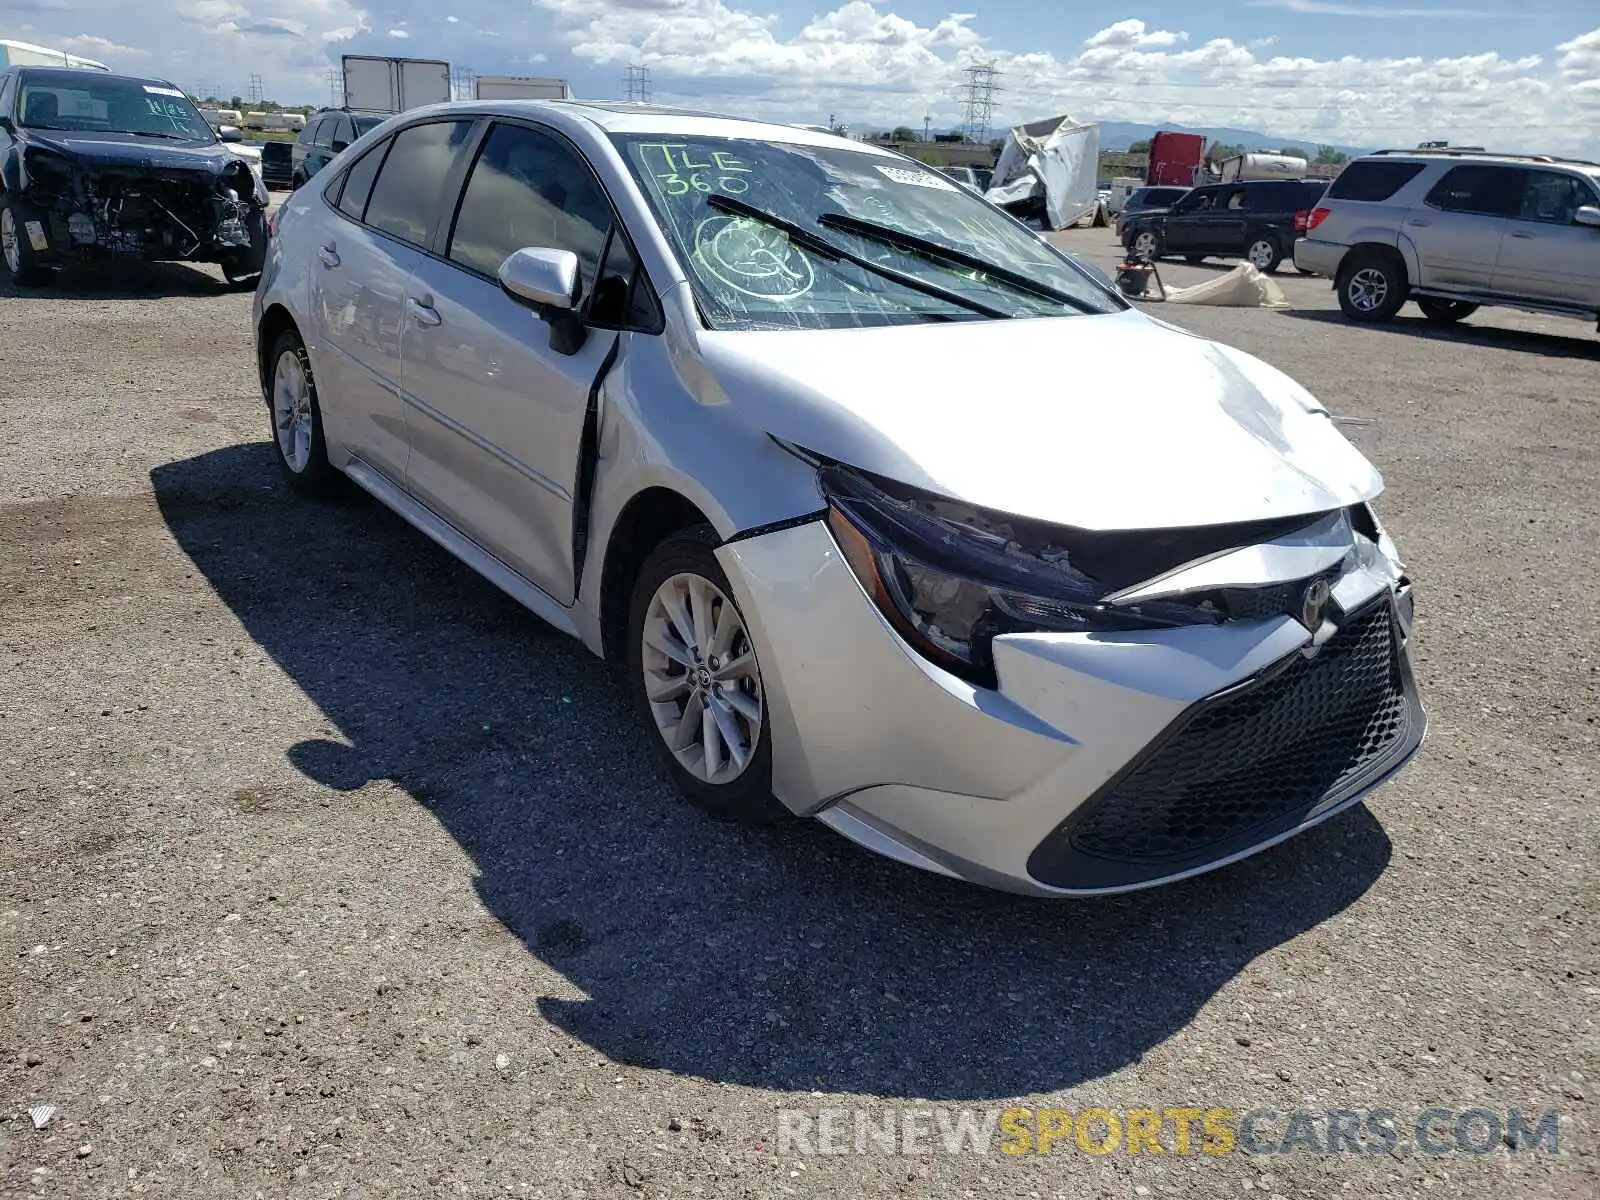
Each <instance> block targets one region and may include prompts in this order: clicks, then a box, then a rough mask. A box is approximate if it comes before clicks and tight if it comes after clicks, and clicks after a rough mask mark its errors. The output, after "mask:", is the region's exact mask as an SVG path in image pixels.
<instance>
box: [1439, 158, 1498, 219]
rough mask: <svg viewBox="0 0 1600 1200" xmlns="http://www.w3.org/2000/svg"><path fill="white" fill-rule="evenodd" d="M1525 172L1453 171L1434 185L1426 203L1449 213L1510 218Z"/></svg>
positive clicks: (1489, 168) (1465, 168)
mask: <svg viewBox="0 0 1600 1200" xmlns="http://www.w3.org/2000/svg"><path fill="white" fill-rule="evenodd" d="M1521 184H1522V172H1521V171H1519V170H1517V169H1516V168H1515V167H1496V166H1481V165H1473V166H1461V167H1452V168H1450V170H1448V171H1446V172H1445V175H1444V178H1443V179H1441V180H1439V182H1438V183H1436V184H1434V185H1433V190H1432V191H1430V192H1429V193H1428V196H1427V200H1426V203H1427V204H1429V205H1431V206H1432V207H1434V208H1439V209H1443V210H1444V211H1445V212H1458V213H1476V214H1479V215H1481V216H1489V217H1509V216H1511V215H1512V214H1513V213H1514V212H1515V211H1516V209H1517V207H1518V204H1519V201H1520V198H1521Z"/></svg>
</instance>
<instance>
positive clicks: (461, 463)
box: [405, 121, 648, 604]
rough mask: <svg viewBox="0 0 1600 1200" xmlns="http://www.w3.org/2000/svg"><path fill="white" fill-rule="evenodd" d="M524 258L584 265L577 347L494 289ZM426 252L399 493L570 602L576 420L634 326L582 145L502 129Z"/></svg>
mask: <svg viewBox="0 0 1600 1200" xmlns="http://www.w3.org/2000/svg"><path fill="white" fill-rule="evenodd" d="M614 231H615V236H613V233H614ZM527 247H546V248H551V249H559V250H570V251H572V252H573V253H574V254H576V255H577V257H578V262H579V264H580V277H581V284H580V287H581V292H580V296H581V297H582V299H581V300H580V307H581V310H582V311H581V314H580V315H582V316H583V318H584V320H585V323H586V328H587V329H588V333H587V336H586V337H585V339H584V341H583V343H582V345H581V346H579V347H578V348H577V350H576V351H575V352H572V353H563V352H562V351H561V350H558V349H556V348H555V347H553V346H552V345H551V326H550V325H549V324H548V323H547V322H546V321H544V320H542V319H541V318H540V317H539V316H538V315H536V314H535V313H534V312H533V311H532V310H530V309H529V308H528V307H527V306H526V305H524V304H521V303H519V302H518V301H515V300H513V299H512V298H511V297H510V296H508V295H507V294H506V293H505V291H504V290H503V289H502V288H501V287H500V285H499V282H498V279H497V273H498V271H499V268H500V264H501V263H502V262H504V261H505V259H506V258H507V257H508V256H509V255H511V254H512V253H514V252H515V251H517V250H521V249H524V248H527ZM435 251H436V254H435V256H433V257H429V258H425V259H423V260H422V261H421V262H420V263H419V264H418V266H417V268H416V271H415V273H414V275H413V277H412V280H411V291H410V294H409V299H408V303H409V305H410V308H411V317H412V326H411V328H409V329H408V330H407V334H406V343H405V387H406V393H407V398H408V404H409V405H410V406H411V407H410V413H411V445H412V451H411V463H410V467H409V468H408V471H407V486H408V488H409V490H410V491H411V492H412V494H413V495H415V496H416V497H417V498H418V499H420V500H421V501H422V502H423V503H425V504H427V505H428V506H429V507H430V508H432V509H433V510H434V511H435V512H437V513H438V514H439V515H440V516H442V517H444V518H445V519H446V520H448V521H450V522H451V523H452V524H453V525H455V526H456V527H457V528H459V529H461V530H463V531H464V532H466V533H467V534H468V535H469V536H470V537H471V538H472V539H473V540H474V541H476V542H477V543H478V544H479V545H480V546H482V547H483V548H484V549H486V550H488V551H489V552H490V553H492V554H494V555H495V556H496V557H497V558H499V559H500V560H501V561H502V562H505V563H507V564H508V565H510V566H511V567H512V568H513V569H515V570H516V571H517V572H518V573H519V574H521V575H522V576H523V577H524V578H526V579H528V580H530V581H532V582H533V583H535V584H536V585H538V587H540V588H541V589H543V590H544V591H545V592H546V593H547V594H549V595H550V596H551V597H552V598H554V599H556V600H558V601H560V602H561V603H563V604H570V603H571V602H572V599H573V596H574V594H575V580H574V570H573V563H574V552H573V496H574V493H575V491H576V488H577V474H578V455H579V447H580V444H581V441H582V436H583V426H584V419H585V416H586V414H587V411H588V404H589V392H590V389H591V388H592V387H594V386H595V381H596V379H597V378H598V377H599V375H600V372H601V370H602V367H603V364H604V362H605V360H606V357H607V355H608V354H610V353H611V351H612V349H613V347H614V346H615V344H616V342H617V338H618V334H617V333H616V332H614V330H617V329H619V328H622V327H624V326H627V325H628V324H629V322H628V320H627V314H628V312H629V305H630V304H631V303H632V297H633V295H634V293H633V292H632V291H630V286H631V285H632V284H633V281H634V279H635V276H636V274H637V272H636V270H635V267H634V262H635V259H634V256H633V253H632V251H631V249H630V248H629V244H628V242H627V240H626V238H625V237H623V236H622V231H621V227H620V225H619V224H618V223H617V222H616V219H615V217H614V215H613V212H612V208H611V204H610V202H609V200H608V199H607V197H606V194H605V191H604V189H603V188H602V186H601V184H600V182H599V180H598V179H597V178H596V177H595V175H594V172H593V171H592V170H591V169H590V168H589V165H588V163H587V162H585V160H584V159H583V157H582V155H581V154H580V153H579V152H578V151H577V149H576V148H574V147H573V146H572V145H571V144H570V143H568V142H567V141H565V139H563V138H561V137H560V136H559V135H557V134H555V133H553V132H551V131H549V130H546V129H544V128H542V127H538V126H534V125H531V124H525V123H521V122H512V121H501V122H497V123H495V124H493V125H491V126H490V127H489V130H488V133H487V134H486V136H485V137H484V138H483V140H482V144H481V146H480V147H479V149H478V151H477V155H476V158H475V161H474V162H473V164H472V166H471V168H470V169H469V171H468V173H467V176H466V181H465V186H464V187H463V189H462V191H461V197H460V203H459V210H458V211H456V212H455V215H454V219H453V224H452V225H451V226H450V227H449V228H445V229H442V230H441V231H440V235H439V238H438V240H437V242H436V245H435ZM640 286H641V287H644V288H646V289H647V288H648V284H642V283H641V284H640Z"/></svg>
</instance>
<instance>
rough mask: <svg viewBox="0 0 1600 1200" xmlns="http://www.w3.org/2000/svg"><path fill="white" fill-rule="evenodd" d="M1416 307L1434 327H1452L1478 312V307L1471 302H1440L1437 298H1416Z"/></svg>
mask: <svg viewBox="0 0 1600 1200" xmlns="http://www.w3.org/2000/svg"><path fill="white" fill-rule="evenodd" d="M1417 307H1418V308H1420V309H1421V310H1422V315H1423V316H1425V317H1427V318H1428V320H1430V321H1432V322H1433V323H1434V324H1435V325H1454V324H1455V323H1456V322H1457V321H1460V320H1462V319H1463V318H1466V317H1470V316H1471V315H1472V314H1473V313H1475V312H1477V311H1478V306H1477V305H1476V304H1473V303H1472V302H1471V301H1468V300H1441V299H1440V298H1439V297H1437V296H1418V297H1417Z"/></svg>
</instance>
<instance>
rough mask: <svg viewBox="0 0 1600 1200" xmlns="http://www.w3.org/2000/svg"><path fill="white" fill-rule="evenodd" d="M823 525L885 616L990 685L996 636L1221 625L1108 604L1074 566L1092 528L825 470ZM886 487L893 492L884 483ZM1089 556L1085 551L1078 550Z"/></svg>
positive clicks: (1168, 609) (1192, 612)
mask: <svg viewBox="0 0 1600 1200" xmlns="http://www.w3.org/2000/svg"><path fill="white" fill-rule="evenodd" d="M819 480H820V482H821V485H822V490H823V494H824V495H825V496H826V497H827V499H828V526H829V528H830V529H831V530H832V532H833V536H834V540H835V541H837V542H838V543H839V547H840V549H841V550H842V551H843V553H844V557H845V559H846V561H847V562H848V563H849V564H850V568H851V570H852V571H854V572H855V575H856V578H857V579H858V580H860V582H861V585H862V587H863V588H864V589H865V590H866V592H867V594H868V595H869V596H871V597H872V600H873V602H874V603H875V604H876V605H877V606H878V608H879V610H880V611H882V613H883V614H884V616H885V617H886V618H887V619H888V620H889V622H890V624H891V625H893V626H894V627H895V629H896V630H898V631H899V633H900V634H901V636H902V637H904V638H905V639H906V641H907V642H909V643H910V644H911V645H912V646H913V647H915V648H916V649H917V650H918V651H920V652H921V653H923V654H924V655H925V656H926V657H928V658H930V659H931V660H933V661H934V662H936V663H938V664H939V665H940V666H943V667H945V668H946V669H948V670H950V671H952V672H954V673H956V674H958V675H961V676H963V677H965V678H967V679H969V680H972V681H974V682H977V683H982V684H985V685H986V686H993V684H994V662H993V659H992V657H991V656H990V644H991V642H992V641H993V639H994V637H995V635H997V634H1001V633H1013V632H1021V631H1034V630H1061V631H1070V632H1094V631H1106V630H1128V629H1152V628H1168V627H1171V626H1174V625H1194V624H1217V623H1220V622H1221V621H1222V619H1223V616H1224V614H1223V612H1222V611H1221V610H1220V609H1218V608H1217V607H1216V606H1215V605H1214V604H1211V603H1209V602H1207V601H1202V602H1199V603H1186V602H1182V601H1156V602H1153V603H1147V604H1142V605H1139V606H1136V607H1132V606H1130V607H1125V608H1112V607H1110V606H1108V605H1106V604H1104V603H1102V598H1103V597H1104V596H1105V595H1107V594H1108V593H1109V592H1111V591H1114V590H1115V588H1114V587H1108V586H1106V585H1105V584H1104V583H1103V582H1102V581H1101V580H1099V579H1097V578H1095V577H1094V575H1091V574H1090V573H1089V570H1092V569H1093V567H1092V566H1088V567H1087V569H1085V567H1086V565H1087V564H1086V565H1079V563H1077V562H1075V561H1074V560H1075V558H1076V557H1078V555H1077V554H1076V552H1075V548H1074V547H1073V546H1072V545H1071V544H1070V543H1072V542H1074V541H1075V540H1076V541H1078V542H1079V543H1080V546H1081V543H1082V542H1084V541H1087V540H1090V539H1092V537H1093V535H1084V534H1078V533H1076V531H1071V530H1064V529H1060V528H1058V527H1053V526H1048V525H1044V524H1042V523H1039V522H1032V521H1027V520H1023V519H1020V518H1014V517H1009V516H1006V515H1004V514H999V513H989V512H985V511H983V510H980V509H977V508H974V507H972V506H970V505H964V504H959V503H956V502H954V501H949V500H943V499H940V498H938V497H933V496H929V495H925V494H922V493H916V492H913V491H911V490H910V489H904V488H900V487H898V486H896V485H892V484H888V483H887V482H883V483H881V484H880V482H879V481H875V480H870V479H868V478H866V477H865V476H863V475H861V474H859V473H857V472H854V471H849V470H846V469H844V468H841V467H835V466H829V467H824V468H823V469H822V471H821V473H820V476H819ZM891 488H892V489H893V492H892V493H891V491H890V490H888V489H891ZM1083 557H1084V558H1087V559H1088V560H1090V562H1091V563H1092V561H1093V559H1094V557H1095V554H1094V552H1093V549H1092V548H1090V549H1089V552H1088V553H1087V554H1085V555H1083Z"/></svg>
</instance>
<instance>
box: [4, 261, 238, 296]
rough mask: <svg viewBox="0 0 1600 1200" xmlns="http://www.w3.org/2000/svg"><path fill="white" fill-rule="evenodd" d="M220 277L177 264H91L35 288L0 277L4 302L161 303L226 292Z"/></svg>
mask: <svg viewBox="0 0 1600 1200" xmlns="http://www.w3.org/2000/svg"><path fill="white" fill-rule="evenodd" d="M227 290H228V288H227V285H226V284H224V283H223V280H222V276H221V274H209V273H208V272H207V271H206V270H205V269H204V268H202V267H199V266H196V265H192V264H189V263H178V262H143V261H132V262H92V263H84V264H81V265H74V266H70V267H63V268H62V269H60V270H57V271H51V272H50V273H49V274H47V275H46V276H45V278H44V282H43V283H41V284H40V285H39V286H37V287H18V286H17V285H16V284H15V283H13V282H12V281H11V278H10V276H4V277H0V299H4V300H164V299H167V298H169V297H173V296H215V295H218V294H220V293H223V292H225V291H227Z"/></svg>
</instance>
